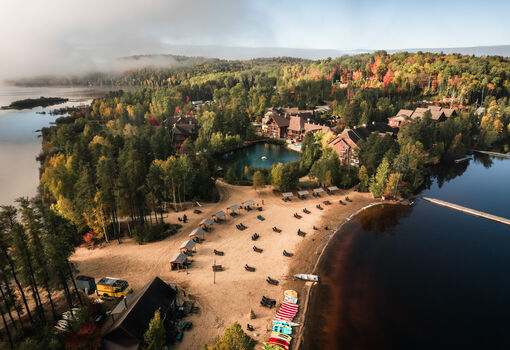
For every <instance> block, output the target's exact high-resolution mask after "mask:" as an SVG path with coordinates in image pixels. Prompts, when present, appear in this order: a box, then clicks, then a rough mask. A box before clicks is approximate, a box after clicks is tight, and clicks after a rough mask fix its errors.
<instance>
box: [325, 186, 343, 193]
mask: <svg viewBox="0 0 510 350" xmlns="http://www.w3.org/2000/svg"><path fill="white" fill-rule="evenodd" d="M327 190H328V194H333V192H335V191H340V189H339V188H338V187H336V186H329V187H328V188H327Z"/></svg>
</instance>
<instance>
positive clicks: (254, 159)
mask: <svg viewBox="0 0 510 350" xmlns="http://www.w3.org/2000/svg"><path fill="white" fill-rule="evenodd" d="M298 159H299V153H298V152H295V151H292V150H290V149H288V148H286V147H285V146H280V145H273V144H267V143H257V144H255V145H253V146H250V147H246V148H242V149H239V150H236V151H233V152H230V153H227V154H225V155H223V157H222V159H220V165H221V166H222V167H223V168H224V169H225V170H227V169H228V168H232V170H233V172H234V175H235V176H237V177H241V176H242V175H243V174H244V167H245V166H248V167H257V168H270V167H271V166H272V165H273V164H274V163H278V162H281V163H287V162H292V161H295V160H298Z"/></svg>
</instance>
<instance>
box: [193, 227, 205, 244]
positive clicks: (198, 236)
mask: <svg viewBox="0 0 510 350" xmlns="http://www.w3.org/2000/svg"><path fill="white" fill-rule="evenodd" d="M204 235H205V232H204V230H202V229H201V228H200V227H199V228H196V229H194V230H193V231H191V233H190V234H189V236H190V237H191V238H192V239H193V240H194V241H199V242H200V241H202V240H203V239H204Z"/></svg>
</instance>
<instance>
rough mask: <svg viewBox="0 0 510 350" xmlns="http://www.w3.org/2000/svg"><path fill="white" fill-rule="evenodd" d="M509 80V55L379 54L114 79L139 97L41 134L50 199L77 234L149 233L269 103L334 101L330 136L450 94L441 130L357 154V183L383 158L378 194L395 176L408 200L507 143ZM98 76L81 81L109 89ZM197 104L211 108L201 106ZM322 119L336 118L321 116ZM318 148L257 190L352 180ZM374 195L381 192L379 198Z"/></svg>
mask: <svg viewBox="0 0 510 350" xmlns="http://www.w3.org/2000/svg"><path fill="white" fill-rule="evenodd" d="M181 61H182V62H187V61H186V60H185V59H183V58H181ZM509 77H510V61H509V60H508V59H507V58H502V57H483V58H477V57H471V56H461V55H442V54H431V53H416V54H409V53H397V54H393V55H388V54H386V52H383V51H381V52H376V53H374V54H363V55H356V56H343V57H339V58H336V59H327V60H320V61H307V60H299V59H292V58H278V59H257V60H249V61H221V60H211V61H209V60H207V61H205V62H203V61H201V60H198V61H196V62H194V61H193V60H192V62H191V63H190V64H189V65H186V66H182V67H177V68H162V67H160V68H142V69H138V70H133V71H129V72H124V73H122V74H117V75H111V76H110V77H109V79H111V80H110V81H109V83H110V84H111V85H112V86H117V85H119V86H120V85H136V86H140V88H139V89H137V90H135V91H122V90H120V91H117V92H112V93H109V94H108V95H106V96H105V97H103V98H99V99H96V100H94V101H93V102H92V105H91V108H90V109H85V110H82V111H76V112H73V113H72V115H71V116H70V117H67V118H61V119H59V120H57V125H56V126H54V127H50V128H46V129H44V130H43V137H44V141H43V147H42V153H41V157H40V159H41V161H42V163H43V173H42V176H41V185H42V189H43V191H44V195H45V196H44V199H45V200H46V201H47V202H48V203H51V204H52V205H53V207H54V208H55V209H56V210H58V212H59V213H61V214H62V215H64V216H65V217H66V218H67V219H69V220H71V221H72V222H73V223H75V224H76V225H77V226H78V227H79V228H80V229H81V230H92V231H93V232H95V234H96V236H97V237H98V238H101V237H105V238H107V239H108V237H109V236H111V237H116V236H118V235H119V232H117V231H118V229H117V227H118V220H119V217H124V216H128V217H130V218H131V220H132V222H133V223H137V225H141V226H144V225H146V224H147V221H151V222H152V221H154V222H155V223H159V221H161V220H160V219H158V215H154V216H153V215H152V214H151V213H160V212H161V211H162V210H165V209H166V208H167V207H169V206H170V207H174V208H177V207H178V206H179V205H182V203H183V202H186V201H190V200H214V198H215V196H216V193H215V191H214V190H213V188H214V186H213V185H214V179H215V177H216V176H217V172H216V170H217V169H216V168H217V166H216V164H215V163H216V162H215V158H214V156H215V155H216V154H220V153H223V152H227V151H229V150H232V149H235V148H238V147H240V146H241V145H242V143H243V141H246V140H250V139H254V138H256V135H254V132H253V129H252V123H253V122H259V121H260V120H261V117H262V116H263V114H264V111H265V109H266V108H267V107H278V106H298V107H301V108H310V107H314V106H316V105H319V104H322V103H324V102H325V101H331V102H332V107H331V110H330V111H328V112H326V113H324V114H321V115H315V119H316V120H317V121H319V122H320V121H328V122H329V123H334V124H333V125H331V126H332V127H334V130H335V131H337V132H339V131H341V130H342V129H343V128H345V127H353V126H356V125H360V124H365V123H371V122H373V121H381V122H387V118H388V117H389V116H392V115H394V114H395V113H396V111H397V110H398V109H400V108H404V107H407V108H413V107H414V106H416V104H417V103H420V102H421V101H422V100H424V99H426V100H429V101H439V102H441V101H443V99H445V98H448V99H449V101H451V105H453V106H455V107H456V108H458V109H459V115H458V116H457V117H455V118H450V119H449V120H448V121H447V122H445V123H442V124H441V125H439V124H437V123H434V122H433V121H431V120H429V119H428V118H424V119H423V120H420V121H417V122H415V123H410V124H407V125H405V126H404V127H403V128H402V130H401V131H400V134H399V137H398V142H393V141H392V140H391V139H390V140H386V139H384V138H382V139H381V138H378V137H371V138H369V139H367V141H366V142H364V143H363V144H362V145H361V148H360V159H361V165H363V168H364V169H362V172H366V174H364V173H363V174H361V175H360V176H362V177H363V178H365V176H367V177H369V178H371V177H373V181H372V182H375V178H376V177H377V172H378V168H379V166H380V165H381V164H382V163H383V160H384V159H385V160H386V161H387V163H388V164H387V166H386V167H387V168H388V169H382V170H381V172H379V173H380V174H379V178H380V179H384V180H381V181H382V184H384V185H386V182H387V179H388V177H391V176H390V175H392V174H393V176H392V178H393V181H397V180H396V179H397V177H398V181H399V184H398V186H400V187H402V186H403V185H402V184H400V180H401V179H400V176H402V177H403V184H404V185H405V188H403V189H401V190H399V191H397V192H398V193H409V192H412V191H413V190H415V189H416V188H417V187H419V185H420V184H421V183H422V182H423V181H422V178H423V173H424V167H425V164H427V163H430V164H432V163H437V162H438V161H440V160H441V159H445V158H450V159H451V158H453V157H455V156H456V155H459V154H462V152H464V151H465V150H466V149H467V148H469V147H472V146H474V145H478V146H481V147H487V146H490V145H491V144H492V143H494V142H496V141H498V140H501V139H503V138H505V137H507V136H508V124H509V116H510V107H509V101H508V96H509V95H510V83H509ZM97 78H98V79H97V80H90V81H86V82H85V83H87V84H105V83H107V82H106V81H104V80H102V79H103V78H100V77H99V76H98V77H97ZM194 100H202V101H208V102H207V103H205V104H204V105H202V106H200V107H199V108H196V107H195V106H194V105H193V104H192V101H194ZM449 104H450V103H449ZM480 105H483V106H485V107H487V113H486V114H485V115H484V117H483V118H482V119H479V118H477V117H476V116H475V115H474V109H475V107H477V106H480ZM177 115H192V116H193V117H195V118H196V120H197V122H198V127H199V131H198V135H197V137H196V139H188V140H186V141H185V142H184V143H183V145H182V147H178V149H177V147H175V135H174V129H173V128H172V125H170V124H169V119H171V118H169V117H172V116H177ZM330 115H337V116H338V118H335V119H329V118H328V116H330ZM331 120H334V122H331ZM313 138H314V139H311V136H310V137H308V138H305V140H304V143H303V144H304V146H303V154H302V159H301V161H300V162H298V164H286V165H281V167H279V166H276V168H275V169H273V170H272V171H270V172H268V171H265V172H263V173H264V174H265V177H266V179H265V180H266V181H265V182H266V183H273V184H274V185H275V188H277V189H282V190H285V189H288V188H292V186H295V185H296V184H297V179H295V178H293V177H295V176H296V175H297V174H299V175H306V174H308V172H310V175H311V176H312V177H313V178H315V179H317V180H318V181H320V182H321V183H338V184H340V185H343V186H348V185H352V184H353V183H355V182H356V180H357V179H358V174H357V170H356V169H350V168H349V169H340V165H339V163H338V158H337V157H335V154H334V152H330V151H328V150H327V141H328V140H331V136H330V135H323V134H322V133H316V134H315V135H314V136H313ZM321 138H327V139H321ZM418 158H421V160H418ZM396 163H398V164H399V165H398V166H397V165H396ZM295 170H298V171H295ZM383 170H384V171H383ZM355 172H356V174H353V173H355ZM285 174H287V175H288V176H286V175H285ZM282 176H283V184H282ZM272 177H273V178H275V177H279V178H278V179H277V180H276V181H273V180H274V179H272ZM381 186H382V185H381ZM381 186H379V187H381ZM398 186H397V187H398ZM365 187H367V188H366V189H368V182H367V186H365ZM383 187H384V186H383ZM362 188H363V184H362ZM372 188H373V189H374V191H373V192H375V194H376V195H381V194H382V193H383V192H384V191H385V188H379V189H378V190H375V187H374V186H372ZM391 192H392V193H395V191H393V190H392V191H391Z"/></svg>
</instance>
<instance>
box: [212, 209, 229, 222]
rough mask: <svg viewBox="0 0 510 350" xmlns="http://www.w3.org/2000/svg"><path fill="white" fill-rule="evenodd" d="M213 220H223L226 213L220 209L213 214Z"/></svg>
mask: <svg viewBox="0 0 510 350" xmlns="http://www.w3.org/2000/svg"><path fill="white" fill-rule="evenodd" d="M212 217H213V219H214V222H220V221H221V220H224V219H225V218H226V217H227V214H225V212H224V211H223V210H220V211H219V212H217V213H216V214H213V216H212Z"/></svg>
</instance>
